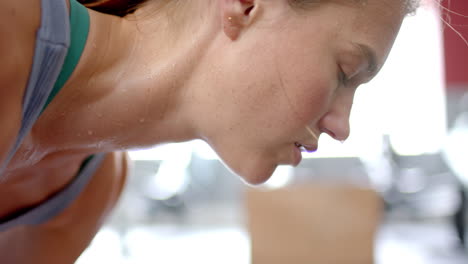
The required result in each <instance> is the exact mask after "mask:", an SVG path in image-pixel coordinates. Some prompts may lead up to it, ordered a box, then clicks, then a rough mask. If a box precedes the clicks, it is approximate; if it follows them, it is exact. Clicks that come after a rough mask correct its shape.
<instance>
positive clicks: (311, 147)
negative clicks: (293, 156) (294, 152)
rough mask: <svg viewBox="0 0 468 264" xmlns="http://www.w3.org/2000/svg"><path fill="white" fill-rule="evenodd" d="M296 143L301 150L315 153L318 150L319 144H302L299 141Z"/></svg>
mask: <svg viewBox="0 0 468 264" xmlns="http://www.w3.org/2000/svg"><path fill="white" fill-rule="evenodd" d="M294 145H295V146H296V148H298V149H299V150H300V151H301V152H307V153H313V152H316V151H317V148H318V146H317V145H316V144H315V145H312V144H302V143H299V142H295V143H294Z"/></svg>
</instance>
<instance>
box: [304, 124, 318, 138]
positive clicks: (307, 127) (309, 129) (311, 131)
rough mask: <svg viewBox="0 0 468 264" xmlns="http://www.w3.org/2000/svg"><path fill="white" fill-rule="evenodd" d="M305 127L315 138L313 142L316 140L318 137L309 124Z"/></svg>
mask: <svg viewBox="0 0 468 264" xmlns="http://www.w3.org/2000/svg"><path fill="white" fill-rule="evenodd" d="M306 129H307V131H308V132H309V133H310V135H311V136H312V137H313V138H314V139H315V142H318V137H317V135H315V133H314V131H313V130H312V129H311V128H310V127H309V126H306Z"/></svg>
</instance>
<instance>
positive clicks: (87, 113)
mask: <svg viewBox="0 0 468 264" xmlns="http://www.w3.org/2000/svg"><path fill="white" fill-rule="evenodd" d="M155 2H157V1H155ZM193 2H195V3H196V4H193V5H194V7H195V8H196V9H198V10H197V11H199V12H204V13H199V14H198V13H195V14H198V15H194V17H193V18H194V19H193V20H191V21H190V22H183V23H177V24H174V25H172V24H171V18H170V16H168V13H165V12H158V13H156V14H154V15H153V16H151V15H150V13H148V12H151V10H152V8H151V6H150V5H148V6H145V8H142V9H141V10H139V11H137V12H136V13H135V14H133V15H129V16H127V17H125V18H119V17H114V16H109V15H104V14H100V13H97V12H93V11H91V12H90V16H91V28H90V35H89V38H88V42H87V45H86V47H85V51H84V53H83V55H82V58H81V60H80V63H79V64H78V66H77V68H76V70H75V72H74V73H73V75H72V76H71V78H70V80H69V81H68V82H67V84H66V85H65V87H64V89H63V91H62V92H61V94H62V95H61V97H62V98H64V99H63V100H56V101H57V102H56V103H55V104H51V105H50V107H49V108H55V109H50V110H49V111H46V112H45V113H44V118H43V119H44V122H42V123H43V124H44V126H42V127H43V128H44V134H47V135H54V134H55V135H56V133H58V134H60V135H63V140H60V141H59V142H58V143H55V146H54V148H61V149H63V148H64V147H65V148H82V147H83V146H87V148H88V150H89V151H110V150H115V149H122V148H133V147H141V146H149V145H155V144H159V143H164V142H178V141H186V140H190V139H194V138H197V133H196V132H195V131H194V129H193V127H194V126H193V124H192V123H191V122H192V120H193V118H192V117H191V116H190V111H189V110H188V109H189V107H187V106H188V105H190V104H193V102H192V103H191V102H190V101H191V100H190V99H191V98H190V97H191V96H190V89H189V85H187V84H188V83H189V80H190V78H191V76H192V74H193V72H194V70H195V69H196V66H197V62H198V61H199V59H200V58H201V57H202V56H203V53H204V47H207V46H208V45H209V43H210V41H211V39H212V38H213V37H214V36H215V34H213V32H215V30H216V29H214V28H208V27H206V25H213V24H215V23H206V24H205V23H204V22H205V20H206V19H216V17H215V15H214V13H213V12H211V11H210V10H209V9H207V8H205V9H203V7H209V6H210V5H209V3H208V2H209V1H206V3H204V1H193ZM201 3H204V4H201ZM202 5H203V7H202ZM191 10H193V9H191ZM203 14H205V15H207V16H204V15H203ZM208 14H209V15H208ZM175 27H177V28H175ZM47 121H49V122H47ZM51 130H52V131H51ZM54 130H55V132H56V133H53V132H54ZM46 131H47V132H46ZM51 132H52V133H51ZM53 142H57V139H56V138H54V139H52V138H50V136H49V143H50V144H53Z"/></svg>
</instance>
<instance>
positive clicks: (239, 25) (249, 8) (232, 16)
mask: <svg viewBox="0 0 468 264" xmlns="http://www.w3.org/2000/svg"><path fill="white" fill-rule="evenodd" d="M220 1H221V20H222V26H223V30H224V33H225V34H226V36H227V37H228V38H230V39H231V40H236V39H237V38H238V37H239V36H240V34H241V32H242V31H243V30H245V29H246V28H247V27H248V26H249V25H250V23H251V22H252V20H253V16H254V14H255V13H256V9H257V6H256V4H257V2H258V1H257V0H220Z"/></svg>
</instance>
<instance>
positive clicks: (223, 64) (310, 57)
mask: <svg viewBox="0 0 468 264" xmlns="http://www.w3.org/2000/svg"><path fill="white" fill-rule="evenodd" d="M22 1H24V3H27V1H31V3H32V2H34V3H33V4H31V3H30V4H28V5H27V6H28V7H31V8H25V7H23V8H20V9H18V10H23V9H24V10H27V12H30V13H28V15H27V16H25V17H29V18H30V17H32V16H34V17H35V18H38V14H39V9H38V6H37V1H32V0H22ZM7 2H8V1H7ZM7 2H5V3H3V5H6V3H7ZM334 2H335V1H332V2H330V3H328V2H326V1H324V3H323V4H320V5H318V6H316V7H314V8H311V9H310V10H302V11H298V10H293V9H292V8H291V6H290V5H289V4H288V1H286V0H268V1H267V0H253V1H238V0H194V1H186V2H184V4H186V5H187V9H185V10H189V11H190V12H189V13H188V14H190V15H188V14H187V16H186V17H180V21H179V20H177V23H174V20H173V17H172V14H171V13H170V12H169V11H167V13H166V12H160V13H156V14H155V13H154V12H153V13H145V12H151V10H152V9H151V7H152V6H151V4H150V5H148V6H144V7H142V8H140V9H139V10H137V12H136V13H135V14H134V15H130V16H128V17H126V18H118V17H112V16H107V15H103V14H99V13H97V12H92V11H90V16H91V28H90V36H89V38H88V44H87V46H86V47H85V51H84V53H83V55H82V57H81V59H80V62H79V64H78V66H77V68H76V69H75V72H74V73H73V75H72V76H71V78H70V79H69V81H68V82H67V83H66V85H65V86H64V87H63V89H62V90H61V92H60V93H59V94H58V96H57V97H56V99H54V101H53V102H52V103H51V104H50V106H49V107H48V108H47V110H46V111H45V112H44V113H43V115H42V116H41V118H40V119H39V120H38V122H37V123H36V124H35V126H34V127H33V129H32V131H31V133H30V134H29V135H28V136H27V137H26V139H25V141H24V142H23V144H22V146H21V147H20V149H19V151H18V153H17V155H16V156H15V157H14V159H13V160H12V162H11V163H9V166H8V168H7V172H6V173H7V174H8V177H7V180H6V181H4V182H2V184H1V185H0V217H1V216H6V215H8V214H11V213H12V212H15V211H17V210H19V209H21V208H24V207H27V206H32V205H35V204H37V203H39V202H40V201H42V200H43V199H45V198H46V197H48V196H49V195H51V194H53V193H55V192H56V191H57V190H60V189H61V188H63V186H65V185H66V184H67V183H68V182H69V181H70V180H71V179H73V177H74V176H75V174H76V171H77V169H78V167H79V165H80V163H81V162H82V161H83V159H84V158H85V157H86V156H88V155H90V154H93V153H96V152H109V153H111V154H108V155H107V158H106V162H105V163H104V164H103V165H102V167H101V168H100V169H99V172H98V173H97V174H96V175H95V176H94V178H93V182H92V183H91V184H90V185H89V186H87V188H86V189H85V191H84V192H83V194H82V196H80V198H79V199H78V200H77V201H76V203H75V204H74V205H72V206H71V207H70V208H69V209H67V211H66V212H63V213H62V214H61V215H60V216H58V217H57V218H55V219H53V220H51V221H49V222H47V223H46V224H44V225H41V226H35V227H29V228H26V229H21V228H20V229H15V230H12V231H10V232H9V233H8V235H5V234H2V235H0V256H2V260H4V261H5V260H6V263H39V264H40V263H48V264H51V263H61V264H63V263H72V262H73V260H74V259H76V257H77V256H78V255H79V254H80V253H81V252H82V251H83V250H84V248H86V246H87V245H88V243H89V242H90V241H91V239H92V237H93V236H94V234H95V233H96V232H97V230H98V228H99V227H100V225H101V224H102V222H103V221H104V219H105V216H106V215H107V214H108V213H109V211H110V209H111V208H112V206H113V205H114V204H115V201H116V199H117V197H118V196H119V195H120V192H121V190H122V186H123V183H124V182H125V175H126V171H127V168H126V166H127V159H126V158H125V155H123V154H122V153H120V152H115V151H119V150H122V149H128V148H136V147H142V146H145V147H148V146H151V145H156V144H160V143H166V142H180V141H186V140H191V139H197V138H201V139H204V140H206V141H207V142H208V143H209V144H210V145H211V146H212V147H213V149H214V150H215V151H216V152H217V153H218V154H219V155H220V157H221V158H222V160H223V162H224V163H225V164H226V166H228V167H229V168H230V169H231V170H232V171H233V172H235V173H236V174H238V175H239V176H241V177H242V178H243V179H244V180H245V181H246V182H248V183H251V184H257V183H262V182H264V181H265V180H267V179H268V178H269V177H270V176H271V174H272V173H273V171H274V170H275V168H276V167H277V166H278V165H279V164H291V163H292V162H293V159H294V150H295V145H294V143H295V142H301V143H310V141H311V140H313V139H312V138H311V136H310V134H309V133H308V131H307V130H306V129H305V127H306V126H310V127H311V128H312V129H313V130H314V131H316V132H317V133H318V132H325V133H329V134H331V135H333V136H334V137H335V138H336V139H339V140H341V139H345V138H346V137H347V136H348V134H349V125H348V119H349V113H350V110H351V106H352V100H353V96H354V91H355V88H356V87H357V86H358V85H359V84H360V83H361V82H362V80H363V79H364V77H363V78H357V79H355V80H353V81H352V82H350V85H349V86H347V87H344V86H343V85H341V83H340V78H339V76H340V70H339V68H340V66H342V67H343V68H344V69H348V68H350V67H349V65H341V64H343V58H342V57H343V56H342V54H343V53H346V52H345V51H347V50H350V45H352V44H351V43H352V42H359V43H363V44H366V45H368V46H370V47H371V48H372V49H374V50H375V53H376V54H377V59H378V65H379V66H381V65H382V64H383V63H384V61H385V59H386V56H387V55H388V53H389V51H390V48H391V46H392V43H393V41H394V39H395V37H396V34H397V32H398V30H399V27H400V25H401V21H402V18H403V15H404V14H403V13H402V12H401V5H402V1H400V0H368V1H367V5H365V6H358V5H342V4H338V3H334ZM9 3H10V4H11V3H17V2H16V1H10V2H9ZM18 3H23V2H20V1H18ZM150 3H159V1H150ZM249 5H253V8H251V7H252V6H249ZM34 6H35V7H36V8H32V7H34ZM246 8H249V10H251V12H250V13H249V12H245V10H246ZM0 10H6V9H0ZM34 12H35V13H34ZM180 12H183V10H182V11H180ZM148 14H151V15H148ZM193 14H199V15H195V16H194V15H193ZM229 17H231V19H228V18H229ZM3 18H4V17H3ZM0 19H2V16H0ZM8 19H10V20H8V21H6V22H5V23H0V25H14V26H15V29H17V30H16V31H13V32H10V33H11V34H12V35H7V33H4V32H9V31H8V30H5V31H0V33H2V32H3V33H2V39H8V40H10V39H14V38H13V37H12V36H17V35H14V34H17V33H16V32H31V34H30V36H29V38H25V39H29V42H28V41H22V40H21V39H19V40H18V41H17V43H9V42H8V44H5V43H6V42H2V44H5V46H1V47H0V48H1V49H0V52H2V59H5V62H7V61H8V62H12V61H13V62H15V61H16V60H17V59H16V57H14V56H10V57H9V56H7V55H9V54H10V53H12V51H15V53H14V54H22V55H24V56H26V55H28V56H29V57H27V59H28V60H26V59H25V60H24V61H25V63H24V64H25V65H26V66H25V65H22V64H16V63H10V64H11V66H12V67H14V66H15V65H16V66H17V69H18V71H19V73H18V74H17V75H15V76H17V77H18V78H19V79H18V80H17V81H16V82H12V83H13V84H14V86H8V87H16V88H17V89H8V90H7V91H6V90H5V89H3V90H2V88H1V87H0V103H1V104H0V105H1V106H2V107H4V108H2V109H3V112H5V113H9V115H8V118H7V117H4V116H1V115H0V118H2V131H1V133H3V134H2V135H4V137H0V140H1V141H0V159H3V158H4V157H5V155H6V154H5V153H6V151H7V150H6V149H7V147H8V146H9V144H10V143H11V142H10V141H12V138H13V136H14V135H16V131H17V129H18V127H19V123H20V119H19V118H18V116H19V113H20V112H21V111H20V110H21V99H22V91H23V90H21V89H23V88H21V87H23V86H24V83H26V81H27V77H28V73H29V68H28V67H27V65H29V64H30V61H31V60H32V54H31V52H32V46H33V45H32V44H31V43H32V42H33V40H34V35H33V33H34V32H35V29H36V28H37V26H38V25H37V23H36V24H34V25H32V24H31V25H29V24H28V22H27V21H29V20H28V19H26V20H21V21H17V22H21V23H13V22H15V21H14V20H13V18H8ZM25 21H26V22H25ZM0 22H1V21H0ZM36 22H37V21H36ZM30 23H32V22H30ZM25 25H27V26H28V27H27V28H22V27H26V26H25ZM2 29H3V28H2ZM3 37H5V38H3ZM10 37H11V38H10ZM20 40H21V41H20ZM26 44H28V45H26ZM16 51H18V52H16ZM351 57H355V56H351ZM353 64H356V62H354V61H353ZM357 64H363V62H362V61H359V62H358V63H357ZM7 68H8V67H6V68H5V71H6V69H7ZM7 77H8V76H7ZM7 77H5V76H0V79H1V80H2V82H3V81H4V79H5V80H7V79H8V78H7ZM8 80H9V79H8ZM12 91H20V92H17V93H16V94H15V93H14V92H12ZM5 109H6V110H5ZM3 112H0V113H3ZM10 113H11V114H10ZM15 113H16V115H15ZM64 113H65V114H64ZM10 116H12V117H14V118H9V117H10ZM313 143H314V142H313ZM63 241H67V242H68V243H65V242H63ZM53 246H57V248H55V249H54V248H52V247H53ZM19 249H22V250H19ZM52 249H54V252H58V253H57V254H43V252H49V251H51V250H52ZM18 252H21V254H17V253H18ZM23 253H24V254H23ZM10 260H11V261H10Z"/></svg>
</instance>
